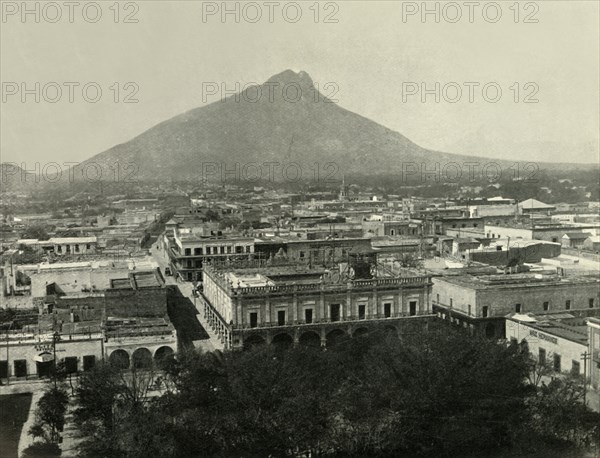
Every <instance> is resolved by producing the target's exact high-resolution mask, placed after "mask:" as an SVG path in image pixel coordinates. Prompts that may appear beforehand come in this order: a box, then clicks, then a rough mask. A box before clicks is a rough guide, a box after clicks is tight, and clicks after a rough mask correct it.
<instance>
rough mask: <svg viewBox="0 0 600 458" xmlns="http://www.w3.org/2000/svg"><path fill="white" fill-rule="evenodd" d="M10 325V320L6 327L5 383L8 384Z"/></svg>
mask: <svg viewBox="0 0 600 458" xmlns="http://www.w3.org/2000/svg"><path fill="white" fill-rule="evenodd" d="M11 327H12V321H11V323H10V325H9V326H8V327H7V328H6V384H7V385H10V359H9V358H8V347H9V345H8V331H10V328H11Z"/></svg>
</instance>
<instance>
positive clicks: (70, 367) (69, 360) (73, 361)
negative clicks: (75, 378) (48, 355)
mask: <svg viewBox="0 0 600 458" xmlns="http://www.w3.org/2000/svg"><path fill="white" fill-rule="evenodd" d="M77 370H78V369H77V356H67V357H66V358H65V372H66V373H67V374H75V373H76V372H77Z"/></svg>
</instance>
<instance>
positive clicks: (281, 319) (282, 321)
mask: <svg viewBox="0 0 600 458" xmlns="http://www.w3.org/2000/svg"><path fill="white" fill-rule="evenodd" d="M277 324H278V325H279V326H285V310H279V311H278V312H277Z"/></svg>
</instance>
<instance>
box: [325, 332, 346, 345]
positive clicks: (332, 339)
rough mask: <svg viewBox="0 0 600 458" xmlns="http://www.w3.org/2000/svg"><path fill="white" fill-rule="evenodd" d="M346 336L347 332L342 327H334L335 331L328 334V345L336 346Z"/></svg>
mask: <svg viewBox="0 0 600 458" xmlns="http://www.w3.org/2000/svg"><path fill="white" fill-rule="evenodd" d="M345 337H346V333H345V332H344V331H342V330H341V329H334V330H333V331H331V332H329V333H328V334H327V346H328V347H335V346H336V345H338V344H339V343H340V342H341V341H342V340H344V338H345Z"/></svg>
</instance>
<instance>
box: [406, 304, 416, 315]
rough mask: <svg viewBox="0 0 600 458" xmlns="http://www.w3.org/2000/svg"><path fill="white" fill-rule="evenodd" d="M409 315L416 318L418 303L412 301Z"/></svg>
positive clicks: (409, 305)
mask: <svg viewBox="0 0 600 458" xmlns="http://www.w3.org/2000/svg"><path fill="white" fill-rule="evenodd" d="M408 314H409V315H410V316H415V315H416V314H417V301H410V302H409V303H408Z"/></svg>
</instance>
